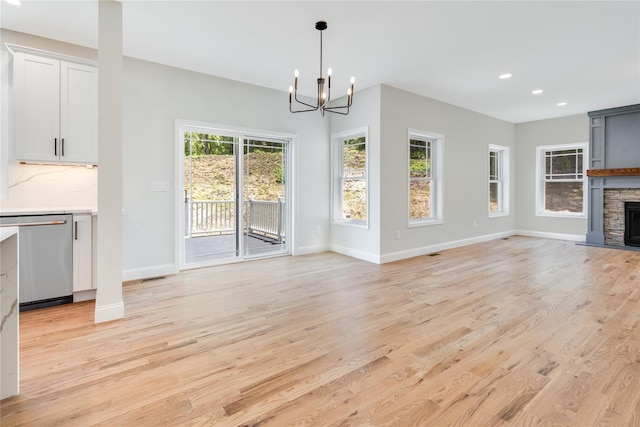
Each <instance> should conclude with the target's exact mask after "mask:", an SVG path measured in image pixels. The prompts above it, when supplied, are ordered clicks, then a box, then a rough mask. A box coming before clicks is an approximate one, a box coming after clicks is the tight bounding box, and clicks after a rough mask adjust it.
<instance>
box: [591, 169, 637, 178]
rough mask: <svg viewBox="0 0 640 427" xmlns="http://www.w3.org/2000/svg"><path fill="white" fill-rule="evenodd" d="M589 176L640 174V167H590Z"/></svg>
mask: <svg viewBox="0 0 640 427" xmlns="http://www.w3.org/2000/svg"><path fill="white" fill-rule="evenodd" d="M587 176H640V168H618V169H589V170H588V171H587Z"/></svg>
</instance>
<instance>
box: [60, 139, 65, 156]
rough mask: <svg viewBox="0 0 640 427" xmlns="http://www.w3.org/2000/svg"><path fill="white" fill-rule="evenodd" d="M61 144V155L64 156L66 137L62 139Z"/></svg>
mask: <svg viewBox="0 0 640 427" xmlns="http://www.w3.org/2000/svg"><path fill="white" fill-rule="evenodd" d="M60 145H61V148H60V155H61V156H64V138H62V139H60Z"/></svg>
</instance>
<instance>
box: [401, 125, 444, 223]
mask: <svg viewBox="0 0 640 427" xmlns="http://www.w3.org/2000/svg"><path fill="white" fill-rule="evenodd" d="M412 139H418V140H428V141H430V142H431V147H430V149H431V177H430V181H431V194H430V198H429V202H430V203H431V208H430V210H429V211H430V212H431V216H430V217H429V218H418V219H412V218H411V181H412V178H411V150H410V146H411V140H412ZM443 159H444V135H442V134H440V133H434V132H427V131H422V130H417V129H409V130H408V137H407V222H408V225H409V227H423V226H429V225H436V224H442V223H444V218H443V215H442V212H443V209H442V208H443V191H442V189H443V181H444V180H443V177H444V173H443V170H444V161H443Z"/></svg>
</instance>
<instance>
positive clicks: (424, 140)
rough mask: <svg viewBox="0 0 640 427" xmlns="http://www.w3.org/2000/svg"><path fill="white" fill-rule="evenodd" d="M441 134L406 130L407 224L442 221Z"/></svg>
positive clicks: (442, 140)
mask: <svg viewBox="0 0 640 427" xmlns="http://www.w3.org/2000/svg"><path fill="white" fill-rule="evenodd" d="M443 142H444V136H443V135H438V134H433V133H429V132H422V131H415V130H411V129H410V130H409V165H408V166H409V225H426V224H434V223H441V222H442V191H441V189H442V149H443V147H442V145H443Z"/></svg>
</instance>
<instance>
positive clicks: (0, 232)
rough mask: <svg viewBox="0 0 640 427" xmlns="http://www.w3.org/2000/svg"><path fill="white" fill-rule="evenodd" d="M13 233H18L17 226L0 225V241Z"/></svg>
mask: <svg viewBox="0 0 640 427" xmlns="http://www.w3.org/2000/svg"><path fill="white" fill-rule="evenodd" d="M14 234H18V227H0V242H2V241H4V239H8V238H9V237H11V236H13V235H14Z"/></svg>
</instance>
